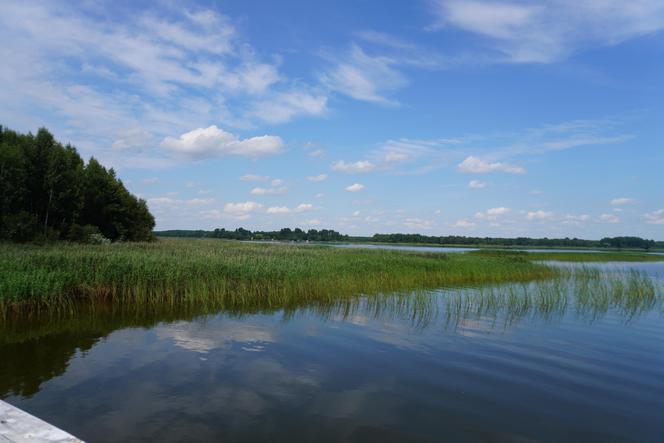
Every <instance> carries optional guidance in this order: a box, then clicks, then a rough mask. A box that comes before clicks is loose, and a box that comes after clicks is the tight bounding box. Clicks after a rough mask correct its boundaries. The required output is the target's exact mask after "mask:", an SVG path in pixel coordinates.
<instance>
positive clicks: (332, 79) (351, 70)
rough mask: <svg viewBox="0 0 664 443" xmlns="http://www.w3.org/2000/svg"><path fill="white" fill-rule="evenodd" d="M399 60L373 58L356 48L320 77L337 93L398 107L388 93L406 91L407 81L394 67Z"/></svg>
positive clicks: (355, 46)
mask: <svg viewBox="0 0 664 443" xmlns="http://www.w3.org/2000/svg"><path fill="white" fill-rule="evenodd" d="M397 64H398V60H396V59H394V58H391V57H385V56H372V55H369V54H367V53H366V52H364V50H362V48H360V47H359V46H357V45H352V46H351V49H350V52H349V53H348V54H347V55H346V56H345V57H344V59H343V60H337V61H336V63H335V65H334V66H333V67H331V68H330V69H328V70H327V71H326V72H324V73H323V75H321V76H320V81H321V83H323V84H324V85H325V86H327V87H328V88H330V89H331V90H333V91H337V92H340V93H342V94H344V95H347V96H349V97H352V98H354V99H356V100H362V101H367V102H373V103H378V104H382V105H395V104H396V102H395V101H393V100H391V99H389V98H387V97H386V94H387V93H390V92H393V91H395V90H397V89H399V88H402V87H403V86H405V85H406V84H407V81H406V79H405V78H404V76H403V75H401V73H400V72H399V71H397V70H396V69H395V68H394V66H395V65H397Z"/></svg>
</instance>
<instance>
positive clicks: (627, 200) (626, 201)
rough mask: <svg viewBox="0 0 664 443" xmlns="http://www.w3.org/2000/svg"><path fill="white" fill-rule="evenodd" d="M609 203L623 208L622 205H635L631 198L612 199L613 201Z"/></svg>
mask: <svg viewBox="0 0 664 443" xmlns="http://www.w3.org/2000/svg"><path fill="white" fill-rule="evenodd" d="M610 203H611V205H613V206H623V205H631V204H633V203H635V200H634V199H632V198H627V197H620V198H614V199H613V200H611V202H610Z"/></svg>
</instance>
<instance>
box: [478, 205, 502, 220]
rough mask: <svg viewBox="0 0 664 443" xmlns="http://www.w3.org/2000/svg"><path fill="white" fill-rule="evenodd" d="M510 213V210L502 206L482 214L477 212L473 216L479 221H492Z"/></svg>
mask: <svg viewBox="0 0 664 443" xmlns="http://www.w3.org/2000/svg"><path fill="white" fill-rule="evenodd" d="M509 212H511V209H510V208H506V207H504V206H500V207H498V208H489V209H487V210H486V211H484V212H477V213H476V214H475V218H476V219H479V220H491V221H494V220H496V219H498V217H500V216H502V215H505V214H508V213H509Z"/></svg>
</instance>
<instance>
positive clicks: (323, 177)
mask: <svg viewBox="0 0 664 443" xmlns="http://www.w3.org/2000/svg"><path fill="white" fill-rule="evenodd" d="M307 180H309V181H312V182H322V181H325V180H327V174H320V175H311V176H309V177H307Z"/></svg>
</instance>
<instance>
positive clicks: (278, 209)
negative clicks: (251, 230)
mask: <svg viewBox="0 0 664 443" xmlns="http://www.w3.org/2000/svg"><path fill="white" fill-rule="evenodd" d="M266 212H267V213H268V214H289V213H290V212H291V210H290V209H289V208H288V206H272V207H270V208H267V211H266Z"/></svg>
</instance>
